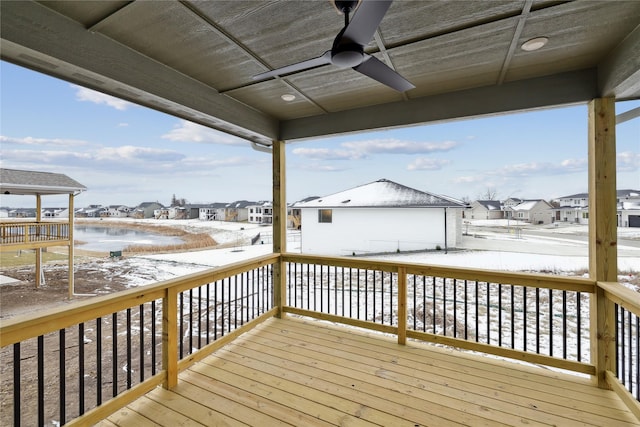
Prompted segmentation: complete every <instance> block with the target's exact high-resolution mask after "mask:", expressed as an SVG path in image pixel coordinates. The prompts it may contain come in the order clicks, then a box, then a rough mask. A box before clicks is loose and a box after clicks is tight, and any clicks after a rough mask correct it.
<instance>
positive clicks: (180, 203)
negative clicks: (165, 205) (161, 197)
mask: <svg viewBox="0 0 640 427" xmlns="http://www.w3.org/2000/svg"><path fill="white" fill-rule="evenodd" d="M186 204H187V199H184V198H182V199H178V198H177V197H176V195H175V194H174V195H173V196H171V204H170V205H169V207H172V208H173V207H175V206H185V205H186Z"/></svg>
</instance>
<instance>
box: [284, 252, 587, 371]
mask: <svg viewBox="0 0 640 427" xmlns="http://www.w3.org/2000/svg"><path fill="white" fill-rule="evenodd" d="M284 259H285V261H286V262H287V303H288V305H289V306H288V307H285V311H289V312H292V313H298V314H304V315H309V316H313V317H318V318H321V319H328V320H334V321H338V322H343V323H348V324H353V325H358V326H363V327H367V328H371V329H376V330H379V331H382V332H389V333H393V334H397V335H398V336H399V339H400V340H404V339H405V338H406V337H410V338H416V339H421V340H424V341H430V342H436V343H440V344H446V345H452V346H456V347H459V348H464V349H469V350H475V351H481V352H484V353H489V354H495V355H499V356H504V357H510V358H515V359H519V360H525V361H528V362H531V363H538V364H543V365H546V366H553V367H557V368H562V369H568V370H572V371H576V372H580V373H586V374H591V375H593V374H594V373H595V369H594V366H593V365H591V364H590V363H589V351H590V329H589V326H590V325H589V299H590V294H591V293H593V291H594V289H595V282H594V281H592V280H589V279H583V278H573V277H558V276H551V275H542V274H526V273H509V272H495V271H487V270H484V271H483V270H475V269H466V268H453V267H433V266H431V267H426V266H424V265H420V264H398V263H396V262H382V261H370V260H364V259H353V260H352V259H348V260H347V259H344V258H332V257H317V256H307V255H292V254H286V255H284Z"/></svg>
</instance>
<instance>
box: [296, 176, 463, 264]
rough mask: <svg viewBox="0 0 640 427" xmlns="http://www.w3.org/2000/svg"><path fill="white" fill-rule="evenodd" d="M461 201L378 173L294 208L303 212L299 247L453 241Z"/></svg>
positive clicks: (333, 251) (398, 247)
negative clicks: (365, 181) (364, 181)
mask: <svg viewBox="0 0 640 427" xmlns="http://www.w3.org/2000/svg"><path fill="white" fill-rule="evenodd" d="M465 206H466V205H465V204H464V203H463V202H462V201H459V200H455V199H453V198H450V197H446V196H439V195H435V194H431V193H427V192H424V191H419V190H415V189H413V188H409V187H406V186H404V185H401V184H398V183H395V182H393V181H388V180H386V179H381V180H378V181H374V182H371V183H369V184H365V185H361V186H359V187H355V188H352V189H350V190H346V191H342V192H340V193H336V194H332V195H329V196H325V197H320V198H318V199H315V200H311V201H308V202H300V203H296V204H295V205H294V206H292V208H295V209H300V212H301V215H302V223H303V224H304V227H302V236H301V243H302V252H303V253H309V254H329V255H352V254H363V253H380V252H396V251H412V250H425V249H438V248H441V249H446V248H448V247H455V246H456V245H457V244H459V242H460V240H461V238H462V210H463V209H464V208H465Z"/></svg>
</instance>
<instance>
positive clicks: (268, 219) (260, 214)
mask: <svg viewBox="0 0 640 427" xmlns="http://www.w3.org/2000/svg"><path fill="white" fill-rule="evenodd" d="M247 210H248V211H249V212H248V215H249V218H248V220H247V222H249V223H251V224H273V204H272V203H271V202H258V203H256V204H254V205H249V206H247Z"/></svg>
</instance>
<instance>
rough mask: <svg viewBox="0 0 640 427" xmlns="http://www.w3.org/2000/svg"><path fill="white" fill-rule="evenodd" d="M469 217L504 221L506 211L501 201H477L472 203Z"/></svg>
mask: <svg viewBox="0 0 640 427" xmlns="http://www.w3.org/2000/svg"><path fill="white" fill-rule="evenodd" d="M467 215H469V213H467ZM467 217H470V218H471V219H502V218H504V211H503V210H502V204H501V203H500V201H499V200H476V201H475V202H473V203H471V209H470V216H467Z"/></svg>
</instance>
